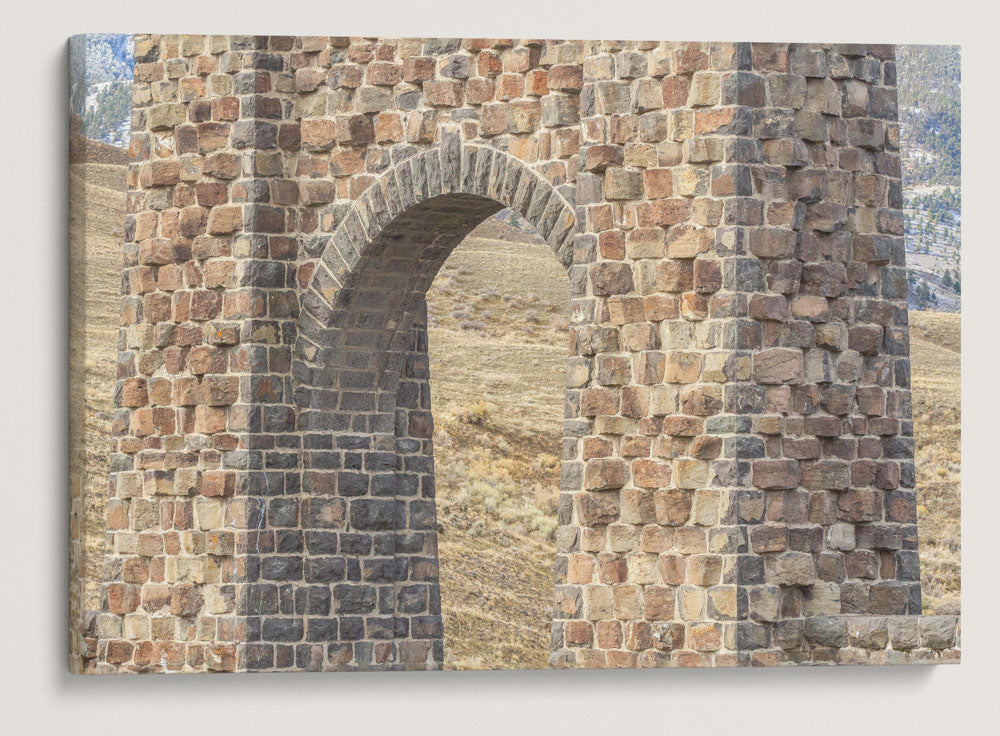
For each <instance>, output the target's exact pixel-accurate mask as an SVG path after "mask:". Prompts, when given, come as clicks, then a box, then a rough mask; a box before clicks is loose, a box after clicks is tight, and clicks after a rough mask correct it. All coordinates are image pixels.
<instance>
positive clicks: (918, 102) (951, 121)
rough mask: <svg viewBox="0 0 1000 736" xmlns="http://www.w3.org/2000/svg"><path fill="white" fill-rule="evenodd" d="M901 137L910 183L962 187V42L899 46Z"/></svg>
mask: <svg viewBox="0 0 1000 736" xmlns="http://www.w3.org/2000/svg"><path fill="white" fill-rule="evenodd" d="M896 67H897V68H896V76H897V80H898V92H899V122H900V139H901V145H902V149H903V150H902V153H903V163H904V179H905V182H906V184H907V186H910V187H919V186H938V185H942V186H943V185H950V186H953V187H956V186H961V184H962V181H961V177H962V68H961V52H960V49H959V47H958V46H897V47H896Z"/></svg>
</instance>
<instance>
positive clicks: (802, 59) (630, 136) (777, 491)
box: [89, 36, 957, 671]
mask: <svg viewBox="0 0 1000 736" xmlns="http://www.w3.org/2000/svg"><path fill="white" fill-rule="evenodd" d="M136 59H137V62H138V64H137V68H136V86H135V113H134V117H133V137H132V146H131V158H132V164H131V165H130V172H129V213H130V214H129V216H128V219H127V223H126V240H127V244H126V257H127V261H126V270H125V278H124V280H123V284H124V291H125V293H124V295H123V325H124V327H123V329H122V351H121V357H120V361H119V377H120V381H119V387H118V391H117V395H116V400H117V405H118V406H119V407H120V409H119V410H118V413H117V415H116V444H117V451H116V453H115V455H114V457H113V460H112V477H111V489H112V498H111V499H110V501H109V504H108V509H109V511H108V530H109V540H110V542H111V551H110V554H109V556H108V560H107V564H106V569H105V580H104V600H103V612H102V613H101V614H100V615H99V617H98V619H97V622H98V629H99V631H98V638H99V645H98V647H97V648H96V655H97V656H96V660H95V661H92V662H91V663H90V665H89V666H90V668H91V669H96V670H97V671H161V670H171V671H176V670H184V671H201V670H291V669H309V670H317V669H364V668H380V669H402V668H421V669H422V668H436V667H440V666H441V664H442V662H443V648H442V628H441V616H440V594H439V590H438V580H437V548H436V532H435V508H434V476H433V446H432V442H431V437H432V426H433V424H432V421H433V420H432V407H431V406H430V403H429V391H428V385H427V365H426V361H427V358H426V349H427V347H426V304H425V301H424V294H425V292H426V289H427V288H428V287H429V286H430V284H431V282H432V280H433V278H434V275H435V273H436V272H437V269H438V268H439V267H440V266H441V264H442V263H443V262H444V260H445V259H446V258H447V256H448V254H449V253H450V252H451V250H452V248H454V247H455V246H456V245H457V244H458V243H459V242H460V241H461V240H462V238H463V237H464V236H465V234H466V233H468V232H469V231H470V230H471V229H472V228H473V227H475V226H476V225H477V224H478V223H479V222H481V221H482V220H483V219H485V218H486V217H488V216H489V215H491V214H492V213H494V212H496V211H497V210H498V209H501V208H503V207H511V208H513V209H515V210H517V211H518V212H520V213H521V214H522V215H523V216H524V217H525V218H526V219H527V220H528V221H529V222H531V223H532V224H534V225H535V226H536V228H537V229H538V230H539V232H540V233H541V234H542V236H543V237H544V238H545V239H546V240H547V241H548V242H549V244H550V245H551V246H552V248H553V251H554V253H555V254H556V257H557V259H558V261H559V262H560V263H561V264H562V267H564V268H566V269H567V271H568V273H569V276H570V282H571V285H572V288H573V300H572V314H571V320H570V329H569V332H570V355H569V359H568V360H569V362H568V370H567V377H568V380H567V393H566V415H565V416H566V420H565V423H564V441H563V457H562V481H561V484H562V493H561V496H560V502H559V511H558V513H559V529H558V531H557V541H556V545H557V566H556V570H555V575H556V589H555V615H554V620H553V627H552V648H553V654H552V660H551V661H552V663H553V664H554V665H555V666H567V667H592V666H625V667H639V666H674V665H678V666H705V665H707V666H725V665H750V664H779V663H785V662H800V661H806V662H825V661H829V662H840V661H866V662H877V661H924V660H938V659H942V658H955V657H957V648H956V646H957V645H956V641H955V630H954V625H955V622H954V620H953V619H918V618H917V615H918V614H919V613H920V597H919V575H918V567H917V557H916V518H915V499H914V493H913V483H914V478H913V462H912V457H913V441H912V421H911V418H910V398H909V383H908V379H909V361H908V344H907V328H906V302H905V296H906V294H905V289H906V282H905V273H904V271H903V265H904V264H903V243H902V237H901V236H902V219H901V213H900V207H901V201H902V200H901V187H900V180H899V175H900V171H899V155H898V126H897V124H896V122H895V86H894V85H895V72H894V69H895V66H894V62H893V52H892V48H891V47H878V46H871V47H869V46H830V45H788V44H749V43H690V44H683V43H660V42H650V43H640V42H627V43H624V42H556V41H538V40H532V39H525V40H514V39H493V40H490V39H486V40H483V39H479V40H472V39H466V40H458V39H376V40H372V39H357V38H352V39H347V38H331V37H302V38H287V37H235V36H234V37H228V36H227V37H214V36H213V37H203V36H190V37H189V36H162V37H160V36H150V37H138V38H137V40H136ZM942 652H943V653H942Z"/></svg>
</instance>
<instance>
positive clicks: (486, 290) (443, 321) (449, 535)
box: [427, 210, 575, 669]
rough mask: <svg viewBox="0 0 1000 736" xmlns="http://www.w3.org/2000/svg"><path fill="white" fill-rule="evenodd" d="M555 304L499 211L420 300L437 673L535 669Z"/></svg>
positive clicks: (542, 615)
mask: <svg viewBox="0 0 1000 736" xmlns="http://www.w3.org/2000/svg"><path fill="white" fill-rule="evenodd" d="M569 299H570V285H569V279H568V278H567V276H566V272H565V271H564V270H563V269H562V268H561V267H560V266H559V264H558V262H557V261H556V260H555V258H554V257H553V255H552V251H551V250H550V248H549V246H548V245H547V244H546V243H545V242H544V241H543V240H542V239H541V237H540V236H539V235H538V234H537V232H535V231H534V228H532V227H531V226H530V225H529V224H528V223H526V222H525V221H524V220H523V219H522V218H520V217H519V216H517V215H516V214H515V213H513V212H511V211H510V210H504V211H503V212H501V213H498V214H497V215H495V216H494V217H491V218H488V219H487V220H485V221H484V222H483V223H482V224H481V225H479V226H478V227H477V228H476V229H475V230H473V231H472V232H471V233H469V235H468V236H466V238H465V239H464V240H463V241H462V242H461V243H460V244H459V245H458V246H457V247H456V248H455V249H454V250H453V251H452V252H451V255H450V256H449V257H448V259H447V261H446V262H445V263H444V265H443V267H442V269H441V270H440V271H439V272H438V275H437V277H436V278H435V280H434V283H433V284H432V286H431V288H430V290H429V291H428V294H427V302H428V349H429V355H430V387H431V405H432V407H433V414H434V470H435V486H436V500H437V515H438V531H439V536H438V554H439V560H440V575H441V600H442V614H443V617H444V641H445V667H446V668H449V669H490V668H519V669H524V668H538V667H544V666H545V665H546V662H547V660H548V657H549V650H550V637H551V633H550V624H551V620H552V604H553V588H554V580H553V574H552V571H553V568H554V565H555V529H556V522H557V515H556V510H557V501H558V494H559V468H560V459H561V455H562V419H563V413H564V404H565V363H566V357H567V336H568V329H567V328H568V326H569V324H568V316H569ZM572 449H575V448H572Z"/></svg>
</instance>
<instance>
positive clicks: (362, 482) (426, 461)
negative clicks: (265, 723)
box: [247, 147, 585, 668]
mask: <svg viewBox="0 0 1000 736" xmlns="http://www.w3.org/2000/svg"><path fill="white" fill-rule="evenodd" d="M449 163H451V167H450V168H449ZM449 181H450V182H451V184H450V185H449ZM505 207H511V208H512V209H514V210H515V211H517V212H518V214H519V216H521V217H523V218H524V219H525V220H527V221H528V222H530V223H531V225H532V227H534V228H535V230H536V231H537V233H538V235H537V236H536V237H537V238H538V242H539V243H544V247H545V248H548V249H549V251H550V252H549V255H548V260H549V263H548V264H547V267H548V268H552V269H555V270H557V271H562V272H563V273H562V278H563V280H564V282H565V281H566V280H567V277H566V272H565V271H564V270H563V268H564V267H565V268H566V269H567V270H569V271H570V272H572V267H571V266H570V265H569V264H570V261H571V260H572V245H573V234H574V218H573V215H572V211H571V209H570V206H569V203H568V202H567V201H566V200H565V199H564V197H563V196H562V195H561V194H560V193H558V192H557V191H556V189H555V188H554V187H553V186H552V185H551V184H550V183H549V182H548V181H546V180H544V179H542V178H540V177H538V176H537V175H536V174H534V173H532V172H531V171H530V170H528V169H527V168H526V167H525V166H524V165H523V164H521V163H520V162H518V161H516V160H515V159H513V158H512V157H510V156H507V155H506V154H504V153H502V152H497V151H493V150H490V149H475V148H474V147H467V148H466V149H465V150H463V151H462V152H461V156H460V157H458V156H454V157H451V156H449V155H448V150H447V149H446V148H443V149H442V150H441V152H440V153H439V152H438V151H437V150H432V151H431V152H429V153H425V154H423V155H421V156H418V157H414V158H413V159H410V160H408V161H406V162H404V164H403V165H401V166H399V167H396V169H393V170H390V171H389V172H388V173H387V174H385V175H383V177H382V179H381V180H380V181H379V182H376V183H375V184H373V185H372V186H371V187H370V189H369V190H368V191H367V192H366V194H365V195H364V196H363V197H362V198H361V199H360V200H359V201H358V202H357V203H356V204H355V206H354V207H353V208H352V209H351V210H350V212H349V213H348V214H347V215H346V217H344V219H343V221H342V223H341V225H340V227H339V228H338V229H337V230H336V231H335V232H334V233H333V234H332V236H331V237H330V239H329V242H328V243H326V244H325V247H324V249H323V251H322V257H321V261H320V263H319V265H318V266H317V271H316V273H315V275H314V277H313V280H312V283H311V285H310V288H309V290H307V292H306V293H305V294H304V295H303V298H302V306H303V309H302V313H301V315H300V318H299V325H298V327H299V331H298V337H297V340H296V346H295V352H296V359H295V363H294V365H293V376H294V387H293V396H294V401H295V405H296V429H297V432H298V433H299V435H300V436H301V443H302V444H301V455H300V457H301V465H300V467H301V477H300V480H299V483H300V487H299V488H297V489H285V494H286V498H284V499H271V500H267V501H266V505H267V507H268V509H267V523H268V525H269V526H275V518H278V519H279V521H281V518H280V517H281V511H280V507H281V504H283V503H287V504H288V506H289V508H290V509H291V508H292V507H293V505H294V511H295V518H297V519H298V520H299V521H298V530H297V531H298V534H297V535H296V536H295V539H296V540H301V542H296V543H294V544H290V545H289V547H288V548H287V549H285V550H283V549H282V547H281V542H280V539H276V540H275V549H274V550H269V551H267V553H263V554H261V556H260V560H259V569H260V571H261V573H260V586H259V587H260V588H261V591H262V592H261V593H260V594H256V593H254V592H253V591H252V590H251V592H250V594H249V595H248V596H247V598H248V599H252V600H257V599H262V598H263V596H264V595H265V593H264V590H265V589H266V587H267V585H268V584H269V583H268V582H267V581H270V580H275V581H282V580H290V581H300V580H301V583H298V582H296V583H292V588H293V589H292V590H290V591H289V592H288V593H282V592H281V587H282V583H280V582H279V583H278V588H279V590H278V591H277V592H276V593H275V594H274V597H275V598H276V601H274V602H272V603H269V604H265V605H264V606H262V607H257V608H255V607H254V606H253V605H248V606H247V613H248V614H249V615H250V616H251V618H252V619H253V620H254V621H259V626H258V625H256V624H255V623H251V624H250V625H249V626H248V629H249V630H250V631H251V634H252V635H255V636H256V641H258V642H262V643H266V642H275V641H282V640H284V641H293V640H294V641H299V640H301V639H303V638H304V640H305V641H306V642H313V643H314V644H313V645H312V646H308V645H307V646H306V647H303V648H302V649H301V652H302V653H301V655H300V653H299V650H298V649H296V650H295V651H294V652H291V649H290V648H289V649H288V651H289V654H288V655H287V656H289V657H292V656H294V658H295V666H297V667H304V668H315V667H351V668H353V667H359V668H367V667H375V668H428V667H441V666H442V665H443V663H444V646H443V629H444V624H443V617H442V608H441V593H440V584H439V563H438V533H437V530H438V522H437V509H436V500H435V496H436V484H435V468H434V421H433V418H432V414H431V387H430V383H429V356H428V334H427V329H428V314H427V301H426V295H427V292H428V289H429V288H430V286H431V284H432V282H433V281H434V279H435V277H436V276H437V274H438V273H439V272H440V271H441V269H442V267H443V266H444V264H445V261H446V260H447V259H448V256H449V255H450V254H451V253H452V252H453V251H454V250H455V248H456V247H457V246H458V245H459V243H461V242H462V241H463V239H465V237H466V236H467V235H468V234H469V233H470V232H472V231H473V230H474V229H475V228H476V227H477V226H478V225H480V224H481V223H483V222H484V221H485V220H487V219H488V218H489V217H490V216H491V215H493V214H495V213H496V212H498V211H500V210H502V209H504V208H505ZM542 238H544V240H542ZM553 253H554V255H553ZM560 264H562V265H560ZM497 265H498V266H500V267H501V268H502V266H501V265H500V264H497ZM583 268H585V266H583ZM582 281H583V280H582V279H577V282H578V283H582ZM567 290H568V286H567ZM564 351H565V348H564ZM563 359H564V360H565V352H563ZM266 415H267V410H265V419H264V423H265V425H266V423H267V417H266ZM573 442H574V448H575V439H574V440H573ZM548 462H550V463H551V462H552V461H548ZM554 464H555V466H556V467H558V462H555V463H554ZM289 490H293V491H297V492H298V493H297V494H296V495H298V498H296V499H295V500H294V501H292V500H291V499H288V498H287V495H288V491H289ZM553 493H555V490H553ZM276 507H277V508H278V512H277V513H275V508H276ZM291 518H292V516H291V514H289V515H288V516H287V517H286V518H285V521H290V520H291ZM262 523H263V521H262ZM290 536H291V535H290ZM550 544H551V543H550ZM553 558H554V555H553ZM249 567H251V568H253V567H254V565H253V563H251V564H250V565H249ZM547 576H548V577H549V579H550V580H551V579H552V571H551V568H550V569H549V570H548V571H547ZM251 588H253V586H251ZM282 596H284V597H285V598H287V599H288V600H289V601H290V603H288V605H287V606H284V608H283V603H282ZM285 608H287V609H289V612H292V613H294V615H293V616H288V615H287V613H286V611H285ZM265 609H266V610H276V611H277V612H278V615H267V614H266V613H264V610H265ZM258 617H259V618H258ZM265 649H266V647H262V648H261V650H262V651H264V650H265ZM250 650H251V651H253V647H250ZM263 664H265V665H267V666H270V663H263ZM262 666H263V665H262ZM279 666H280V665H279Z"/></svg>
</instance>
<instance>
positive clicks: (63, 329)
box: [0, 0, 1000, 736]
mask: <svg viewBox="0 0 1000 736" xmlns="http://www.w3.org/2000/svg"><path fill="white" fill-rule="evenodd" d="M751 5H752V6H753V8H751V7H750V6H751ZM449 6H450V7H449ZM997 20H998V16H997V12H996V11H995V10H993V9H987V3H985V2H983V3H982V4H980V3H976V2H959V1H957V0H934V1H933V2H925V1H923V0H919V1H918V0H910V2H903V1H902V0H892V1H891V2H886V1H884V0H881V1H880V0H825V1H823V2H816V1H815V0H813V1H810V0H782V1H781V2H768V1H767V0H744V1H743V2H741V3H738V4H735V6H734V7H733V8H723V7H721V2H720V0H682V1H681V2H676V1H675V2H671V0H656V1H650V2H645V3H644V2H639V1H638V0H603V2H592V1H591V0H578V1H577V2H567V1H565V0H560V1H559V2H552V0H466V2H462V3H459V2H449V3H447V4H446V3H445V2H442V1H440V0H410V2H389V0H374V1H372V0H368V1H367V2H356V1H354V0H351V1H350V2H347V1H345V0H339V1H338V0H325V1H323V2H320V1H317V0H311V1H303V0H271V2H268V3H267V4H265V3H262V2H259V1H257V0H222V1H219V0H193V1H192V0H162V1H157V2H153V0H131V2H128V3H122V2H108V1H106V0H76V2H74V3H72V4H69V3H66V4H63V3H57V2H53V1H52V0H27V1H25V2H17V3H11V4H8V5H7V6H6V7H5V9H4V15H3V24H4V32H3V36H4V38H3V43H2V45H0V54H2V57H3V62H2V66H0V69H2V86H0V90H2V92H0V101H2V112H0V125H2V126H3V137H2V138H0V141H2V143H0V165H2V168H3V174H4V175H3V176H2V177H0V186H2V188H3V197H2V199H0V201H2V202H3V216H2V220H0V248H2V258H3V260H2V261H0V264H2V266H0V278H2V284H3V285H2V287H0V315H2V318H0V335H2V341H0V346H2V347H0V371H2V376H3V378H2V382H0V397H2V399H0V401H2V403H0V417H2V419H0V433H2V441H0V453H2V457H3V464H2V466H0V468H2V470H0V494H2V496H0V498H2V501H0V528H2V535H0V617H2V626H0V679H2V684H0V704H2V707H0V724H2V725H0V729H2V730H3V731H5V732H6V733H11V734H22V733H25V734H26V733H46V732H65V733H73V734H78V733H82V734H91V733H95V734H104V735H106V736H111V735H112V734H114V735H117V734H127V733H141V734H143V736H153V735H154V734H160V733H172V734H177V733H184V734H200V733H212V734H219V735H220V736H221V735H222V734H227V735H228V734H240V736H242V735H243V734H256V733H272V734H277V735H278V736H298V734H306V733H309V734H313V733H315V734H335V733H348V732H350V733H352V734H355V733H362V734H363V733H366V732H367V733H387V732H390V729H391V731H392V732H394V733H399V734H407V735H409V734H413V735H414V736H417V735H419V734H425V733H426V734H436V733H451V732H460V733H468V734H471V735H472V736H478V734H480V733H494V732H501V733H509V734H512V736H523V735H524V734H534V733H550V734H555V733H560V734H561V733H575V734H582V735H585V736H591V735H596V734H605V733H607V734H626V733H627V734H632V733H634V734H640V735H645V734H647V733H649V734H655V733H685V734H689V733H690V734H695V733H697V734H716V733H718V734H726V733H739V734H741V736H742V735H743V734H746V735H752V734H758V733H759V734H768V735H769V736H774V735H775V734H781V733H796V734H810V735H811V734H825V733H836V734H840V735H841V736H843V735H845V734H847V735H852V736H853V735H854V734H866V733H885V734H896V733H904V732H905V733H907V734H919V733H940V734H945V733H948V734H951V733H961V734H964V733H977V732H983V731H985V730H987V728H990V727H988V726H987V725H986V722H985V720H984V719H986V718H988V717H989V715H990V714H993V715H996V713H997V702H998V698H1000V696H998V695H997V688H996V685H997V681H998V677H997V675H996V672H997V671H998V669H1000V651H998V647H997V641H998V639H1000V620H998V619H1000V597H998V593H997V590H998V582H1000V581H998V577H1000V576H998V574H997V564H998V563H997V560H998V558H1000V548H998V546H997V541H996V540H997V539H998V537H1000V528H997V524H998V523H1000V505H998V498H1000V488H998V485H1000V483H998V481H997V478H998V472H1000V471H998V465H997V462H998V461H997V459H996V457H997V454H998V450H997V436H998V432H997V429H998V423H1000V406H998V400H997V395H996V393H995V392H994V391H995V387H996V385H997V384H996V383H993V384H992V385H991V383H990V380H991V379H992V378H993V377H994V375H995V373H996V365H997V359H998V349H997V347H996V346H997V341H998V339H1000V330H998V328H997V321H998V302H997V296H996V295H997V293H998V284H997V280H998V278H1000V257H998V252H1000V242H998V237H997V236H996V223H997V222H998V220H1000V213H998V212H997V209H998V208H997V204H996V202H997V188H998V183H997V175H996V174H997V172H998V171H1000V169H998V165H997V164H998V161H997V150H998V145H997V142H996V137H997V134H996V130H997V126H998V122H1000V109H998V103H997V99H998V97H997V90H998V87H1000V85H998V84H997V75H998V72H1000V60H998V57H997V46H998V36H997V31H996V28H997V27H998V26H997ZM149 31H154V32H167V33H180V32H186V33H255V32H256V33H267V34H288V35H308V34H318V35H326V34H328V35H363V34H368V35H384V36H472V37H480V36H484V37H485V36H490V37H526V36H531V37H535V38H538V37H557V38H558V37H561V38H567V37H569V38H574V37H575V38H654V39H659V38H663V39H672V40H716V39H718V40H748V39H749V40H760V41H789V40H792V41H845V42H897V43H960V44H962V45H963V77H964V80H963V82H964V85H965V90H964V95H963V112H964V117H963V139H964V150H963V164H964V184H965V186H964V188H963V189H964V191H963V193H962V195H963V201H964V204H965V212H964V213H963V226H964V245H965V247H964V253H963V256H964V259H965V263H964V264H963V300H964V309H963V312H964V325H963V326H964V337H963V354H964V358H965V360H964V361H963V362H964V379H965V381H964V395H965V397H966V401H965V405H964V420H965V421H964V430H965V431H964V440H965V441H964V447H963V454H964V460H965V462H964V469H963V479H964V481H965V483H964V487H965V489H966V493H965V497H964V499H963V512H964V513H963V517H964V518H963V531H964V535H963V553H964V554H963V578H964V580H963V592H964V599H963V609H962V610H963V614H964V615H963V649H964V652H963V655H964V662H963V664H962V665H960V666H947V667H922V668H918V667H911V668H871V669H862V668H813V669H801V668H799V669H780V670H776V669H771V670H726V671H662V670H661V671H630V672H616V671H597V672H512V673H511V672H507V673H490V672H485V673H454V672H449V673H421V674H402V673H398V674H381V675H377V674H342V675H329V674H317V675H274V676H268V675H249V676H180V677H166V676H156V677H118V678H93V677H91V678H84V677H73V676H70V675H69V674H67V672H66V669H65V661H66V655H65V648H66V613H65V611H66V596H67V592H66V533H67V531H66V529H67V527H66V516H67V500H66V490H65V489H66V467H67V439H66V435H67V409H66V405H67V389H66V372H67V369H66V362H67V347H66V345H67V329H68V327H67V309H68V306H67V286H66V284H67V269H68V266H67V251H68V248H67V203H66V193H67V174H66V155H67V152H66V142H65V139H66V112H65V110H66V102H65V99H66V84H67V82H66V66H67V59H66V38H67V37H68V36H69V35H71V34H74V33H83V32H149ZM973 151H975V154H974V155H973V153H972V152H973ZM991 343H992V344H991ZM991 519H993V520H996V521H995V522H994V523H993V524H991V523H990V520H991ZM993 727H995V724H994V726H993Z"/></svg>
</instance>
